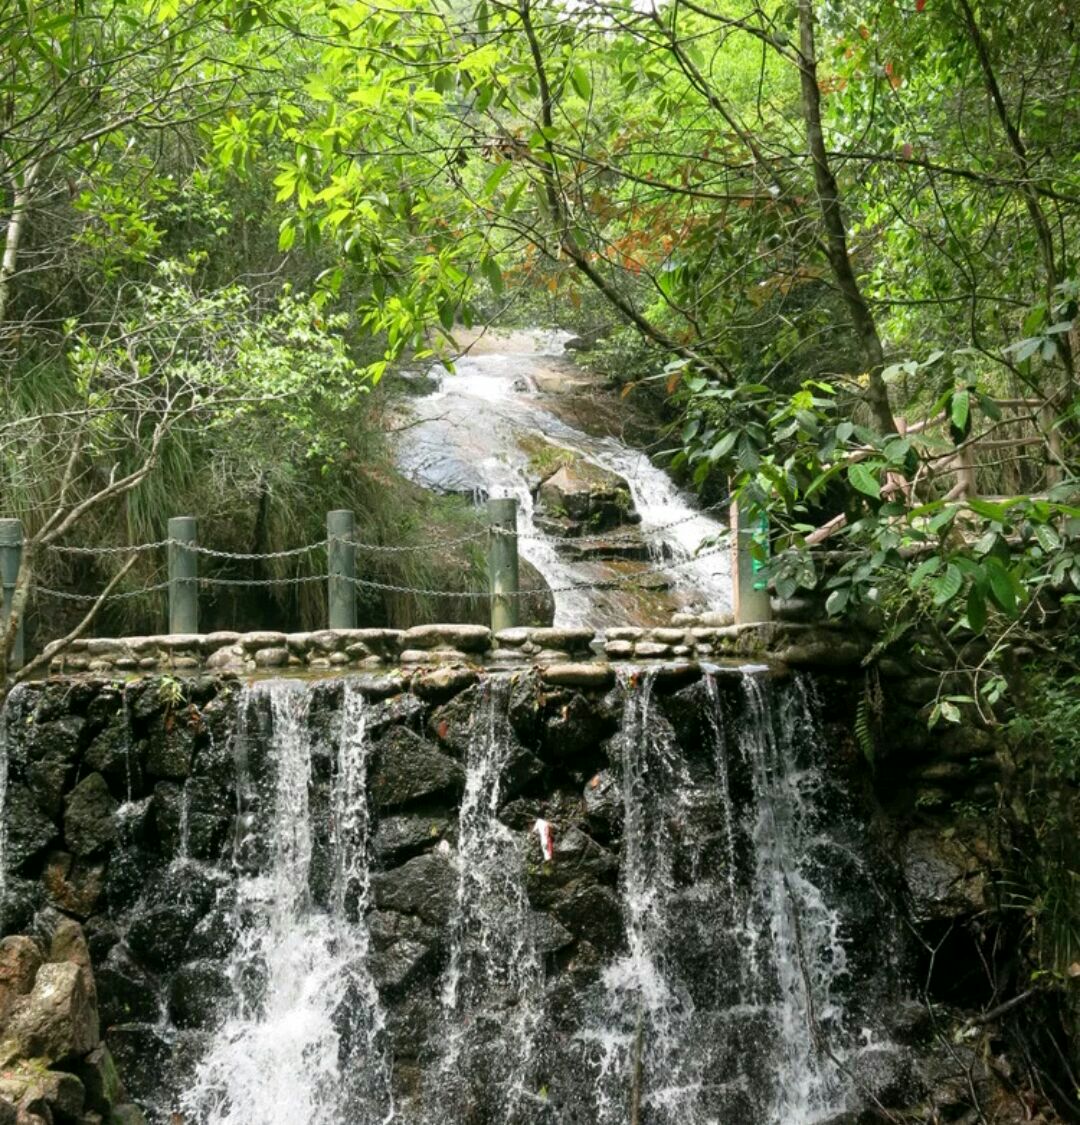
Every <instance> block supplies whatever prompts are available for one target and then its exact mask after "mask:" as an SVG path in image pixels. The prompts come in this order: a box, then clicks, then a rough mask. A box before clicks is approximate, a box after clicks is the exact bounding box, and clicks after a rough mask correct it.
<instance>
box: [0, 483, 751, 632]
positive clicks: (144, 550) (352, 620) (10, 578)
mask: <svg viewBox="0 0 1080 1125" xmlns="http://www.w3.org/2000/svg"><path fill="white" fill-rule="evenodd" d="M728 504H729V500H728V499H726V498H725V499H724V500H721V501H719V502H718V503H716V504H713V505H710V506H709V507H707V508H703V509H700V510H695V511H693V512H690V513H688V514H686V515H683V516H680V517H679V518H678V519H675V520H671V521H670V522H668V523H665V524H661V525H659V526H656V527H650V528H649V529H648V530H649V533H650V534H651V535H663V534H664V533H665V532H667V531H670V530H672V529H674V528H676V527H679V526H681V525H685V524H689V523H692V522H693V521H696V520H701V519H707V518H708V517H709V516H710V514H711V513H714V512H716V511H719V510H720V509H722V508H726V507H727V506H728ZM0 524H3V525H4V526H3V528H0V531H3V535H0V577H2V580H3V581H2V593H3V603H2V612H0V619H6V616H7V613H8V610H9V607H10V605H11V599H12V596H13V593H14V587H15V584H16V581H17V575H18V573H19V563H20V557H21V551H22V544H23V538H22V526H21V524H20V523H19V521H17V520H0ZM517 524H518V502H517V500H515V499H498V500H489V501H488V526H487V527H484V528H481V529H479V530H477V531H473V532H469V533H467V534H464V535H460V536H457V537H454V538H449V539H439V540H432V541H429V542H422V543H410V544H402V545H394V544H383V543H368V542H364V541H362V540H360V539H358V538H356V536H355V534H354V518H353V513H352V512H350V511H345V510H339V511H335V512H330V513H328V515H327V523H326V528H327V534H326V537H325V538H324V539H320V540H319V541H318V542H315V543H307V544H304V545H303V546H300V547H293V548H289V549H287V550H281V551H266V552H240V551H223V550H218V549H216V548H213V547H208V546H205V545H204V544H201V543H199V542H198V539H197V524H196V521H195V519H194V517H190V516H182V517H176V518H174V519H172V520H170V521H169V534H168V536H167V537H166V538H164V539H160V540H158V541H156V542H152V543H139V544H135V545H131V546H124V547H114V546H106V547H91V546H79V545H67V544H50V545H49V547H48V550H49V551H50V552H51V553H53V554H55V555H58V556H68V557H76V558H79V557H82V558H109V557H120V556H124V557H125V558H127V559H130V558H132V557H133V556H137V555H147V554H153V553H159V552H164V553H165V554H166V557H167V577H166V578H164V579H160V580H156V581H152V582H150V583H149V584H147V585H144V586H140V587H138V588H136V589H129V590H116V591H114V590H111V589H109V588H106V590H105V591H104V592H102V593H98V594H85V593H77V592H72V591H68V590H59V589H55V588H53V587H49V586H45V585H42V584H38V583H34V584H33V585H32V587H31V589H32V592H33V594H34V595H35V596H37V597H41V598H47V599H52V600H55V601H60V602H70V603H74V604H77V605H85V606H89V607H91V608H90V611H89V613H90V615H92V614H93V613H95V612H96V611H97V610H98V609H99V608H100V607H101V606H102V605H106V604H111V603H116V602H125V601H130V600H133V599H137V598H143V597H147V596H150V595H155V594H158V595H160V594H167V602H168V617H169V632H170V633H174V634H183V633H198V632H199V625H198V621H199V591H200V590H203V589H208V588H219V587H220V588H251V589H269V588H278V587H283V586H296V587H300V586H308V585H312V584H317V583H322V582H325V583H326V584H327V598H328V615H327V617H328V625H329V627H330V628H332V629H342V628H352V627H354V626H355V624H356V601H357V598H356V595H357V592H358V591H360V590H368V591H375V592H379V593H392V594H408V595H412V596H415V597H424V598H435V599H446V600H455V599H457V600H462V601H482V600H487V601H490V603H491V623H492V628H493V629H496V630H498V629H502V628H506V627H508V626H512V625H516V624H518V622H519V620H520V607H521V604H522V602H523V601H525V600H526V599H529V598H535V597H537V596H538V595H541V594H542V593H543V591H539V590H530V589H522V588H521V586H520V583H519V578H518V575H519V560H518V544H519V542H520V541H523V540H542V541H545V542H548V543H551V544H554V545H556V546H564V545H573V546H577V547H584V546H591V545H596V544H608V545H611V546H612V547H613V548H616V549H617V548H619V547H622V546H624V545H625V544H628V543H635V542H640V537H639V533H637V532H636V531H635V532H634V533H633V534H628V533H626V532H616V533H612V534H607V535H604V534H591V535H584V536H574V537H571V536H557V535H547V534H544V533H542V532H534V531H528V532H525V531H519V530H518V526H517ZM480 542H485V543H486V545H487V552H488V570H489V584H488V588H487V589H485V590H442V589H427V588H424V587H420V586H412V585H409V584H407V583H395V582H384V581H379V580H377V579H374V578H368V577H364V576H362V575H358V574H357V556H358V555H364V554H372V555H389V556H397V555H406V554H418V553H423V552H438V553H439V554H442V553H445V552H446V551H447V550H448V549H450V548H453V547H459V546H464V545H467V544H474V543H480ZM740 545H741V539H740ZM728 549H729V547H728V545H727V543H726V542H725V543H723V544H719V545H713V546H710V547H707V548H706V549H705V550H700V551H698V552H697V553H695V554H693V555H691V556H689V557H686V558H683V559H679V560H675V561H659V560H650V561H648V562H646V563H644V565H642V566H641V567H640V569H638V570H635V571H633V572H631V573H627V574H620V575H616V576H614V577H607V578H597V579H596V580H595V581H587V582H571V583H567V584H564V585H561V586H554V587H548V588H547V589H548V590H549V591H550V593H551V594H562V593H578V592H583V591H592V590H595V591H605V590H633V589H655V588H656V579H657V577H663V578H665V579H666V578H668V577H669V576H670V575H671V574H672V573H673V572H678V571H679V570H681V569H685V568H687V567H691V566H694V565H697V564H698V563H699V562H700V561H701V560H703V559H707V558H709V557H711V556H715V555H718V554H720V553H721V552H722V551H727V550H728ZM320 553H325V556H326V563H325V568H324V569H323V570H322V571H321V572H319V573H310V574H291V575H283V576H280V577H265V578H254V577H248V578H229V577H219V576H217V575H204V574H200V573H199V560H200V559H209V560H214V561H216V562H226V563H228V562H232V563H254V562H260V563H262V562H275V561H281V560H289V559H292V560H301V559H314V558H315V557H317V556H318V555H319V554H320ZM158 573H160V571H159V572H158Z"/></svg>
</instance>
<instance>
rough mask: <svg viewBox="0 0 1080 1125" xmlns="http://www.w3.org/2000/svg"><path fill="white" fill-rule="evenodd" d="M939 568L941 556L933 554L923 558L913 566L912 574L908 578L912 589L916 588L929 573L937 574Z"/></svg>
mask: <svg viewBox="0 0 1080 1125" xmlns="http://www.w3.org/2000/svg"><path fill="white" fill-rule="evenodd" d="M940 569H941V558H940V556H938V555H934V556H932V557H931V558H928V559H924V560H923V561H922V562H921V563H919V565H918V566H917V567H916V568H915V572H914V574H912V576H911V579H910V582H909V584H910V586H911V588H912V589H913V590H917V589H918V588H919V587H920V586H921V585H922V584H923V583H924V582H925V581H926V580H927V578H929V577H930V576H931V575H934V574H937V572H938V571H939V570H940Z"/></svg>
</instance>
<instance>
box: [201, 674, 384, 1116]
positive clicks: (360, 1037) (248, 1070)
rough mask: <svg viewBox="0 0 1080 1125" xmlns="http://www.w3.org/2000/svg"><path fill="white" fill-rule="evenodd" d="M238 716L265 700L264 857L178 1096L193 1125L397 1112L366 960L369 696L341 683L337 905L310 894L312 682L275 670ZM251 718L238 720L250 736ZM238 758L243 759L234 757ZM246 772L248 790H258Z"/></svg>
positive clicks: (245, 884) (244, 884) (246, 882)
mask: <svg viewBox="0 0 1080 1125" xmlns="http://www.w3.org/2000/svg"><path fill="white" fill-rule="evenodd" d="M245 695H246V697H245V698H243V699H242V700H241V702H240V707H241V712H240V714H241V718H242V719H243V718H244V717H246V716H247V714H248V711H249V710H250V709H251V708H252V707H253V706H256V705H257V704H258V702H259V700H260V699H264V700H267V701H268V702H269V707H270V713H271V722H272V733H271V739H272V745H271V759H272V764H273V770H274V784H273V792H272V794H271V795H270V802H269V805H270V807H267V808H261V809H258V810H256V815H257V816H259V817H261V818H262V823H261V825H260V829H261V831H263V832H265V833H266V834H267V836H268V837H269V840H270V863H269V869H268V870H267V871H265V872H263V873H260V874H257V875H251V876H248V877H243V878H241V880H240V883H239V908H238V924H239V926H240V935H239V941H238V943H237V947H236V950H235V952H234V954H233V957H232V961H231V964H230V975H231V978H232V983H233V988H234V992H235V997H234V1000H233V1003H232V1007H231V1010H230V1012H229V1013H228V1015H227V1017H226V1019H225V1021H224V1023H223V1025H222V1026H221V1028H220V1030H219V1031H218V1032H217V1033H216V1035H215V1038H214V1042H213V1044H212V1046H211V1048H210V1050H209V1051H208V1053H207V1054H206V1056H205V1057H204V1058H203V1060H202V1062H201V1063H200V1064H199V1067H198V1070H197V1073H196V1076H195V1080H194V1082H193V1084H192V1086H191V1089H190V1090H189V1091H188V1093H187V1094H186V1096H185V1097H184V1099H183V1109H184V1111H185V1112H186V1113H187V1114H189V1115H190V1120H192V1121H193V1122H197V1123H198V1125H254V1123H256V1122H258V1123H259V1125H301V1123H311V1125H314V1123H316V1122H327V1123H328V1125H330V1123H333V1125H338V1123H341V1125H344V1123H345V1122H349V1123H350V1125H376V1123H379V1122H388V1121H390V1120H392V1118H393V1102H392V1097H391V1093H390V1075H389V1063H388V1060H387V1057H386V1054H385V1047H384V1044H383V1040H384V1038H385V1036H384V1017H383V1013H382V1009H381V1007H380V1004H379V1000H378V994H377V992H376V990H375V986H374V983H373V982H372V980H371V977H370V975H369V973H368V969H367V952H368V950H367V946H368V934H367V928H366V926H365V924H364V921H363V915H364V910H365V907H366V901H367V895H368V875H367V844H368V823H367V811H366V810H367V799H366V786H367V762H368V752H369V746H370V744H369V740H368V738H367V737H366V734H365V730H364V701H363V698H362V697H361V696H360V695H359V693H357V692H354V691H351V690H349V689H348V688H346V690H345V700H344V704H343V714H342V728H341V732H340V738H339V747H338V754H337V761H336V768H335V776H334V782H333V784H334V791H333V796H332V802H333V810H334V823H335V832H334V836H333V840H332V848H333V885H332V890H331V895H330V906H329V909H321V908H319V907H318V906H316V905H315V904H314V903H313V902H312V901H311V894H310V890H309V876H310V869H311V863H312V854H313V834H312V817H311V815H310V808H309V787H310V784H311V742H310V730H309V722H308V708H309V701H310V688H309V686H308V685H305V684H300V683H295V682H290V681H272V682H269V683H265V684H258V685H256V686H254V687H250V688H248V689H247V690H246V693H245ZM245 734H246V730H245V728H244V725H243V723H241V728H240V732H239V737H240V738H241V740H243V738H244V737H245ZM238 757H239V760H240V762H241V763H242V762H243V757H242V755H239V756H238ZM241 770H242V774H241V777H240V778H239V782H240V791H241V793H242V794H243V793H245V792H247V793H248V794H249V795H250V783H249V780H248V778H247V777H246V776H244V772H243V766H242V765H241Z"/></svg>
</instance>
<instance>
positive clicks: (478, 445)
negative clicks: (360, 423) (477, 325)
mask: <svg viewBox="0 0 1080 1125" xmlns="http://www.w3.org/2000/svg"><path fill="white" fill-rule="evenodd" d="M568 337H569V333H559V332H534V333H516V334H514V335H512V336H510V337H499V336H494V337H492V338H491V339H482V340H480V341H478V342H476V343H475V344H474V346H473V347H472V348H471V349H470V350H469V352H468V353H467V354H466V355H464V356H462V357H461V358H460V359H458V360H457V361H456V363H455V370H454V373H453V374H449V373H447V372H446V371H444V370H442V369H437V370H436V372H435V373H434V377H435V379H436V389H435V390H434V392H433V393H431V394H428V395H426V396H424V397H418V398H416V399H414V400H413V401H412V402H411V404H410V410H411V413H412V415H413V416H414V417H413V421H412V423H411V424H410V425H409V426H408V428H406V429H405V430H404V432H403V433H402V436H401V439H400V442H399V448H398V460H399V464H400V466H401V468H402V470H403V471H404V472H405V474H406V475H407V476H409V477H411V478H412V479H413V480H415V481H417V482H418V483H420V484H423V485H425V486H426V487H428V488H432V489H434V490H436V491H439V492H453V493H462V494H464V495H467V496H470V497H473V498H474V499H476V500H477V501H480V500H482V499H484V498H486V497H488V496H513V497H516V498H517V499H518V501H519V504H520V517H519V531H520V532H521V534H522V536H523V537H522V539H521V546H520V549H521V554H522V556H523V557H524V558H525V559H527V560H528V561H529V562H530V563H532V564H533V566H535V567H536V568H537V570H539V571H540V573H541V574H542V575H543V577H544V579H545V580H546V581H547V582H548V584H549V585H550V586H551V587H552V588H554V589H555V591H556V593H555V624H557V625H591V626H594V627H600V626H603V625H611V624H622V625H625V624H632V623H642V624H646V623H648V624H655V623H658V622H662V621H664V620H665V619H666V617H667V615H668V614H669V613H670V611H671V609H673V608H678V607H681V608H688V609H696V610H711V611H717V612H722V611H725V610H727V609H729V608H730V604H731V581H730V567H729V561H728V555H727V552H726V550H720V551H718V552H716V553H714V554H708V555H702V557H700V558H695V552H697V550H698V548H699V547H701V545H702V544H703V543H705V542H708V541H715V540H716V538H717V536H719V535H721V534H722V533H723V531H724V529H725V526H726V524H725V520H726V512H716V513H713V514H711V515H710V514H705V513H700V512H699V511H698V510H697V508H696V506H695V504H694V502H693V501H692V500H691V499H690V498H689V497H687V496H686V495H685V494H683V493H682V492H681V491H680V490H679V489H678V488H677V487H676V486H675V485H674V484H673V483H672V481H671V479H670V478H669V477H668V476H667V474H666V473H664V472H663V471H662V470H661V469H658V468H657V467H656V466H655V465H653V464H652V462H651V461H650V460H649V458H648V457H647V456H646V455H645V454H644V453H642V452H640V451H638V450H635V449H632V448H631V447H630V446H628V445H626V444H625V443H624V442H622V441H620V440H619V439H618V438H616V437H610V436H609V437H595V436H592V435H590V434H588V433H586V432H585V431H584V430H582V429H580V428H578V427H576V426H573V425H570V424H568V423H567V422H565V421H563V420H562V419H561V418H560V417H559V416H558V413H557V411H556V398H557V396H556V395H553V394H552V393H551V392H552V391H553V390H554V389H555V388H556V387H557V386H558V385H559V384H560V383H565V382H566V381H567V380H572V378H573V377H572V376H571V375H570V374H569V373H568V371H567V364H568V361H567V360H566V359H564V358H563V344H564V342H565V340H566V339H567V338H568ZM538 443H539V445H540V446H541V447H542V448H543V451H544V454H545V455H546V457H547V461H548V462H549V467H548V468H546V469H545V468H544V467H543V464H544V462H543V461H541V467H540V468H538V467H537V465H536V463H535V460H534V459H531V457H530V454H535V452H536V448H537V444H538ZM561 453H568V454H569V455H571V456H572V457H573V458H574V459H578V460H580V461H581V462H583V463H585V464H586V465H590V466H593V467H595V468H596V469H597V470H600V471H603V472H605V473H607V474H614V475H615V476H616V477H618V478H621V479H622V480H623V481H625V482H626V485H627V486H628V488H629V493H630V499H631V501H632V512H631V513H630V514H631V515H632V518H633V519H634V520H635V523H634V524H633V525H632V527H631V528H630V529H627V528H623V529H616V530H617V531H618V534H617V535H613V536H612V539H611V540H605V539H603V537H602V538H601V541H600V543H599V544H597V546H598V549H599V551H598V553H599V554H600V555H601V556H604V557H601V558H592V557H589V556H588V555H586V556H585V557H581V552H580V550H579V549H576V548H579V547H580V544H575V542H573V541H570V542H560V536H559V535H558V534H557V531H558V528H556V529H555V533H548V531H547V530H545V526H546V525H545V523H544V520H543V519H541V518H539V517H540V511H539V508H538V501H537V490H538V487H539V485H540V480H541V478H542V477H543V476H544V474H545V472H547V473H550V472H552V471H553V470H554V468H555V467H557V465H558V464H559V460H558V459H559V456H560V454H561ZM638 519H639V520H640V522H636V521H637V520H638ZM630 531H636V533H638V536H639V538H640V541H641V543H642V547H643V554H644V556H645V559H644V560H643V561H638V562H635V561H633V559H632V558H631V559H626V558H620V557H619V555H622V554H624V553H625V550H626V548H625V545H624V542H625V540H626V538H627V535H628V534H629V532H630ZM650 561H651V563H652V564H653V565H654V566H655V567H657V568H658V572H657V573H655V574H652V575H649V574H646V573H645V572H646V569H647V563H648V562H650ZM636 574H638V575H643V576H644V577H643V579H642V581H643V582H644V584H645V585H646V586H649V587H651V591H646V592H640V591H633V590H631V589H625V590H623V591H618V590H615V591H611V590H607V591H603V590H573V589H569V590H568V589H565V587H567V586H580V585H588V584H593V583H597V582H605V581H607V582H610V581H612V580H614V581H617V582H620V581H622V582H625V581H627V580H630V579H633V578H634V576H635V575H636Z"/></svg>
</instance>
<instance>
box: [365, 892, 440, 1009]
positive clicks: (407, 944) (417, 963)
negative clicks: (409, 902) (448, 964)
mask: <svg viewBox="0 0 1080 1125" xmlns="http://www.w3.org/2000/svg"><path fill="white" fill-rule="evenodd" d="M368 927H369V932H370V934H371V947H372V953H371V957H370V967H371V973H372V977H373V978H374V980H375V984H376V985H377V986H378V988H379V989H381V990H385V991H391V992H392V991H394V990H397V989H401V988H402V987H404V986H405V985H407V984H409V983H411V982H412V981H413V980H415V979H416V978H417V977H418V976H421V975H426V972H427V970H428V969H429V968H431V967H432V966H433V965H434V960H435V954H436V952H437V949H438V946H439V943H440V935H439V931H438V930H437V929H435V928H434V927H432V926H427V925H425V924H424V923H423V921H422V920H421V919H419V918H417V917H414V916H412V915H406V914H397V913H394V912H392V911H379V910H376V911H374V912H373V913H372V914H371V915H370V916H369V918H368Z"/></svg>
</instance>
